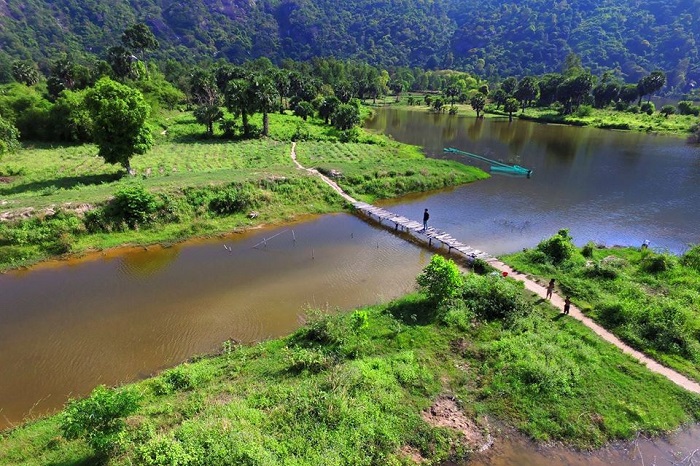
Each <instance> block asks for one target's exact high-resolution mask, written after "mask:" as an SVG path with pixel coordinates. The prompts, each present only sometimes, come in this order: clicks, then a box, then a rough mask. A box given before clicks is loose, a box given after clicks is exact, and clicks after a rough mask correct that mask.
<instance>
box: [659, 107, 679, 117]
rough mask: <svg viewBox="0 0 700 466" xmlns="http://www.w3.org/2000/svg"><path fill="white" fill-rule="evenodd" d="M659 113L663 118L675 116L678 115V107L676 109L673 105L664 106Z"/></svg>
mask: <svg viewBox="0 0 700 466" xmlns="http://www.w3.org/2000/svg"><path fill="white" fill-rule="evenodd" d="M659 112H660V113H661V114H662V115H663V116H665V117H666V118H668V116H669V115H673V114H674V113H676V107H674V106H673V105H664V106H663V107H661V110H659Z"/></svg>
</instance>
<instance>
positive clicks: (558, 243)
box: [537, 230, 576, 265]
mask: <svg viewBox="0 0 700 466" xmlns="http://www.w3.org/2000/svg"><path fill="white" fill-rule="evenodd" d="M537 250H538V251H540V252H542V253H543V254H544V255H545V256H546V257H547V259H548V260H549V261H550V262H552V263H553V264H555V265H557V264H561V263H562V262H564V261H565V260H567V259H569V258H571V256H573V255H574V253H575V252H576V247H575V246H574V244H573V242H572V238H571V236H570V235H569V230H559V232H558V233H557V234H556V235H554V236H552V237H551V238H549V239H546V240H543V241H541V242H540V243H539V244H538V245H537Z"/></svg>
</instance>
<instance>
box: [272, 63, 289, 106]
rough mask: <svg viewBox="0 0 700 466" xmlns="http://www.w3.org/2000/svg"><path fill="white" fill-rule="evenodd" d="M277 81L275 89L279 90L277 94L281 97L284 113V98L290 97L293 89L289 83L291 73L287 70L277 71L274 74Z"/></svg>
mask: <svg viewBox="0 0 700 466" xmlns="http://www.w3.org/2000/svg"><path fill="white" fill-rule="evenodd" d="M272 79H274V81H275V87H276V88H277V94H279V97H280V109H279V110H280V112H284V98H285V97H287V96H288V95H289V91H290V89H291V83H290V81H289V71H287V70H276V71H275V73H274V74H273V78H272Z"/></svg>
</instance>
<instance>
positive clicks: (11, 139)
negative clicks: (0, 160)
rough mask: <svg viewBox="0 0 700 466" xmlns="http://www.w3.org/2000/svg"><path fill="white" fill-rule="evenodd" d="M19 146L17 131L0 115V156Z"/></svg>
mask: <svg viewBox="0 0 700 466" xmlns="http://www.w3.org/2000/svg"><path fill="white" fill-rule="evenodd" d="M18 148H19V131H17V128H15V126H14V125H13V124H12V123H10V122H9V121H7V120H5V119H4V118H3V117H2V115H0V157H2V155H3V154H5V153H8V152H14V151H16V150H17V149H18Z"/></svg>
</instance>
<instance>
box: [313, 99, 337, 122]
mask: <svg viewBox="0 0 700 466" xmlns="http://www.w3.org/2000/svg"><path fill="white" fill-rule="evenodd" d="M340 104H341V102H340V100H339V99H338V98H337V97H335V96H330V97H326V98H324V99H323V102H321V105H319V107H318V116H319V117H321V118H323V121H324V122H325V123H326V124H328V122H329V121H330V119H331V117H332V116H333V114H334V113H335V111H336V110H338V107H340Z"/></svg>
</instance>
